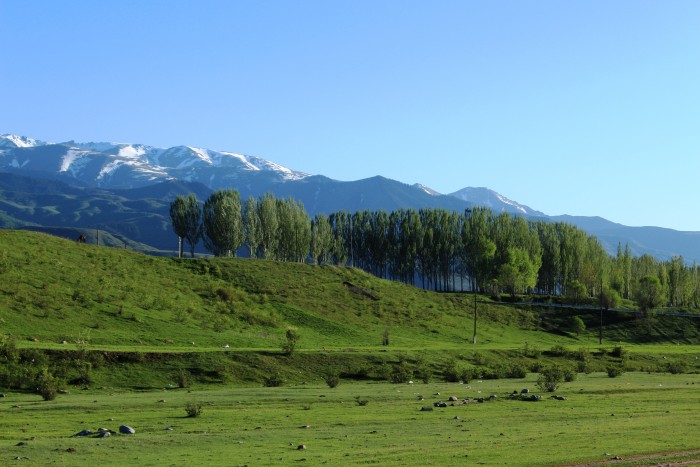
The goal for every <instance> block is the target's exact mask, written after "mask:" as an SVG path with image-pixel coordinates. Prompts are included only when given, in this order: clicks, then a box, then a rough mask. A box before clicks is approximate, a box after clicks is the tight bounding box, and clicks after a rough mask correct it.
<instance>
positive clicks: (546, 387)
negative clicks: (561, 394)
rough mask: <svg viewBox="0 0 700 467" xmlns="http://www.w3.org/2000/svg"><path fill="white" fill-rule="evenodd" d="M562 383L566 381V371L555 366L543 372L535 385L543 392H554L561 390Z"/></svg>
mask: <svg viewBox="0 0 700 467" xmlns="http://www.w3.org/2000/svg"><path fill="white" fill-rule="evenodd" d="M562 381H564V370H563V369H562V368H561V367H559V366H557V365H554V366H551V367H549V368H545V369H544V370H542V372H541V373H540V375H539V377H538V378H537V383H535V385H536V386H537V387H538V388H540V389H541V390H542V391H546V392H554V391H556V390H557V389H558V388H559V385H560V384H561V383H562Z"/></svg>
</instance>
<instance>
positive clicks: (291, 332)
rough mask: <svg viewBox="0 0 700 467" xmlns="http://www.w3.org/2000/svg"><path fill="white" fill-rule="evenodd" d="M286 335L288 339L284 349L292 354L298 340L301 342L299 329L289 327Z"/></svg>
mask: <svg viewBox="0 0 700 467" xmlns="http://www.w3.org/2000/svg"><path fill="white" fill-rule="evenodd" d="M285 337H286V339H287V340H286V341H285V343H284V344H283V345H282V351H283V352H284V353H286V354H287V355H291V354H293V353H294V350H295V349H296V348H297V342H299V331H298V330H297V329H296V328H287V331H286V332H285Z"/></svg>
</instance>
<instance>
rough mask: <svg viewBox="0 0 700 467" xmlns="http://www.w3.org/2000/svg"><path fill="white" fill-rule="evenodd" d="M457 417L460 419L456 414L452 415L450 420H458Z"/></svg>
mask: <svg viewBox="0 0 700 467" xmlns="http://www.w3.org/2000/svg"><path fill="white" fill-rule="evenodd" d="M459 419H460V418H459V417H458V416H457V415H455V416H454V417H452V420H459Z"/></svg>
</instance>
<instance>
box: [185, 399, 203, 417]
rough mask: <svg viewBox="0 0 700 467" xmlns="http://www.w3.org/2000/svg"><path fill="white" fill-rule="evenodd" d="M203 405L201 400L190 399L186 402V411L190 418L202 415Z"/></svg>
mask: <svg viewBox="0 0 700 467" xmlns="http://www.w3.org/2000/svg"><path fill="white" fill-rule="evenodd" d="M202 410H203V405H202V403H201V402H197V401H188V402H186V403H185V413H187V416H188V417H190V418H195V417H199V416H200V415H202Z"/></svg>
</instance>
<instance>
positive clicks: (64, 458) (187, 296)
mask: <svg viewBox="0 0 700 467" xmlns="http://www.w3.org/2000/svg"><path fill="white" fill-rule="evenodd" d="M479 300H480V301H479V303H478V305H477V316H478V321H477V324H478V342H477V344H472V343H471V338H472V330H473V321H472V316H473V315H472V313H473V296H469V295H462V294H448V293H442V294H440V293H433V292H428V291H424V290H420V289H417V288H413V287H409V286H406V285H403V284H399V283H395V282H390V281H386V280H381V279H378V278H376V277H373V276H371V275H369V274H366V273H364V272H362V271H359V270H357V269H352V268H338V267H330V266H323V267H318V266H312V265H307V264H296V263H277V262H270V261H259V260H250V259H241V258H238V259H236V258H234V259H202V258H199V259H194V260H192V259H180V260H179V259H174V258H163V257H151V256H146V255H143V254H139V253H134V252H130V251H128V250H125V249H114V248H104V247H99V248H98V247H95V246H93V245H78V244H76V243H75V242H71V241H66V240H62V239H59V238H56V237H51V236H48V235H44V234H38V233H31V232H18V231H10V230H1V231H0V344H1V345H0V387H2V383H3V382H4V383H5V386H6V389H3V392H4V393H5V395H6V397H3V398H0V417H1V420H2V423H0V464H10V463H13V462H25V463H29V464H31V465H51V464H56V465H87V464H95V463H101V464H127V465H131V464H139V465H206V464H208V465H296V464H304V463H305V464H309V465H321V464H340V465H357V464H376V465H473V464H486V465H499V464H500V465H569V464H588V463H592V462H604V461H607V460H611V459H613V458H614V457H616V456H619V457H621V458H622V459H623V460H622V461H620V460H615V461H614V462H616V464H621V465H656V464H658V463H659V462H667V463H669V462H688V461H690V460H692V459H694V458H696V457H698V456H699V455H700V454H695V453H694V451H695V450H700V443H698V442H697V441H696V440H697V439H700V437H699V436H698V435H700V432H699V429H698V423H700V422H699V420H700V413H699V411H698V403H699V402H700V375H699V373H700V360H699V358H700V347H699V346H698V344H700V318H697V317H692V316H691V317H682V316H658V317H656V318H655V319H654V320H653V321H651V322H640V321H639V320H638V319H637V318H635V316H634V315H633V314H628V313H623V312H606V313H605V314H604V343H603V344H602V345H600V344H599V342H598V327H597V326H598V324H599V312H598V311H597V310H589V309H554V310H553V309H548V308H544V307H538V306H531V305H528V306H524V305H523V306H513V305H509V304H507V303H500V302H493V301H491V300H490V299H489V298H488V297H479ZM572 315H578V316H580V317H581V318H582V319H583V320H584V322H585V324H586V330H585V331H584V332H582V333H581V334H580V335H576V334H574V333H572V332H570V330H569V328H568V327H567V326H568V324H567V323H568V322H569V320H570V318H571V316H572ZM288 328H294V329H296V330H297V332H298V335H299V341H298V344H297V346H296V349H295V350H294V352H292V353H291V354H287V353H284V352H283V351H282V347H283V345H284V344H285V332H286V330H287V329H288ZM387 336H388V338H389V345H382V340H383V338H384V337H387ZM225 346H226V347H225ZM552 365H559V366H561V367H562V368H566V369H568V370H570V371H571V372H573V373H574V374H575V375H576V379H575V380H574V381H571V382H568V383H563V384H562V386H561V387H560V388H559V390H558V391H557V392H556V393H555V394H558V395H563V396H566V397H567V400H565V401H559V400H555V399H551V398H549V395H550V394H545V393H540V394H542V395H543V396H544V399H543V400H541V401H538V402H525V401H520V400H510V399H509V397H508V396H509V395H510V394H511V393H512V392H513V391H520V390H521V389H522V388H529V389H530V390H532V391H538V389H536V387H535V382H536V380H537V378H538V372H540V371H542V370H544V369H546V368H548V367H550V366H552ZM610 367H613V368H618V369H620V370H621V371H622V372H623V373H622V375H621V376H618V377H615V378H610V377H608V375H607V373H606V369H608V368H610ZM42 368H48V369H49V370H50V372H51V373H52V374H54V375H55V376H56V377H57V378H59V380H60V384H61V387H62V388H65V389H67V390H68V393H67V394H59V395H58V397H57V398H56V399H55V400H52V401H44V400H42V398H41V397H40V396H39V395H37V394H34V388H35V387H36V386H33V384H34V379H33V378H34V376H35V375H36V374H38V373H39V372H40V371H41V369H42ZM464 372H466V373H468V374H470V375H471V380H470V382H469V384H459V383H455V382H452V383H451V382H447V381H448V380H450V379H455V378H454V375H455V374H456V373H457V374H459V375H461V374H466V373H464ZM513 373H522V375H526V376H525V377H524V378H521V377H518V378H515V379H513V378H511V377H510V376H512V374H513ZM672 373H673V374H672ZM329 374H334V375H337V376H340V378H341V383H340V385H339V386H338V387H336V388H332V389H331V388H329V387H327V386H326V384H325V383H324V377H326V376H327V375H329ZM397 375H398V376H397ZM450 375H452V376H450ZM522 375H521V376H522ZM272 377H274V378H276V379H278V380H280V381H281V384H282V385H281V386H280V387H265V384H267V383H268V382H269V380H270V379H271V378H272ZM182 378H184V379H185V380H186V381H183V380H182ZM408 378H413V381H414V384H406V383H405V381H406V380H407V379H408ZM480 378H481V379H480ZM458 379H459V377H458V378H457V380H458ZM392 380H394V381H402V382H401V383H400V384H391V383H390V382H389V381H392ZM423 380H426V381H429V382H428V383H424V382H423ZM179 386H183V388H179ZM437 393H440V395H439V396H438V395H437ZM419 394H420V395H422V396H423V397H424V400H422V401H421V400H419ZM492 394H494V395H496V396H497V397H496V398H495V400H489V401H486V402H484V403H470V404H465V405H459V404H458V405H456V406H449V407H445V408H434V410H432V411H421V410H420V409H421V407H423V406H430V407H432V404H433V402H436V401H438V400H446V399H447V398H448V397H449V396H451V395H455V396H457V397H458V398H459V399H460V400H461V399H464V398H467V397H468V398H475V397H488V396H490V395H492ZM357 398H359V399H360V400H364V401H367V403H366V405H359V404H358V403H357ZM191 401H196V402H199V403H201V404H202V405H203V413H202V415H201V416H200V417H196V418H188V417H186V413H185V409H184V407H185V404H186V403H187V402H191ZM120 424H127V425H130V426H133V427H134V428H135V429H136V430H137V433H136V434H135V435H133V436H126V435H114V436H112V437H110V438H104V439H94V438H71V437H70V436H71V435H72V434H74V433H76V432H78V431H80V430H82V429H91V430H93V431H94V430H96V429H97V428H99V427H106V428H111V429H113V430H116V429H117V427H118V426H119V425H120ZM168 427H171V428H173V429H172V430H165V428H168ZM20 442H24V443H26V444H25V445H21V446H18V445H17V444H18V443H20ZM299 444H305V445H306V446H307V449H305V450H298V449H297V446H298V445H299ZM659 453H678V454H673V455H672V456H670V457H669V456H666V457H663V458H662V457H660V456H659V455H657V454H659ZM647 455H652V457H645V458H638V457H635V456H647Z"/></svg>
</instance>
